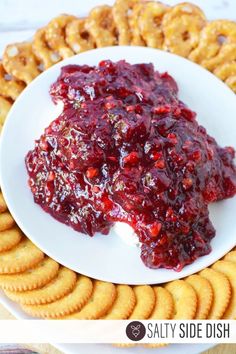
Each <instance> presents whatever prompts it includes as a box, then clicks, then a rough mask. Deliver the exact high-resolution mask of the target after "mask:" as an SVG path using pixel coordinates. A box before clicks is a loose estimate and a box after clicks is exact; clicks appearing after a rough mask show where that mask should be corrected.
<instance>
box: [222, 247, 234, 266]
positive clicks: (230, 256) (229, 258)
mask: <svg viewBox="0 0 236 354" xmlns="http://www.w3.org/2000/svg"><path fill="white" fill-rule="evenodd" d="M224 260H225V261H231V262H234V263H236V250H235V251H231V252H229V253H227V254H226V256H225V257H224Z"/></svg>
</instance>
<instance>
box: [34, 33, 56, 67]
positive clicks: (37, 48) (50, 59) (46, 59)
mask: <svg viewBox="0 0 236 354" xmlns="http://www.w3.org/2000/svg"><path fill="white" fill-rule="evenodd" d="M32 48H33V52H34V54H35V56H36V57H37V58H38V60H39V61H40V62H41V63H42V64H43V68H44V69H48V68H50V66H52V65H54V64H56V63H57V62H59V61H60V60H61V57H60V55H59V54H58V53H57V52H55V51H53V50H52V49H51V48H49V46H48V45H47V41H46V38H45V28H40V29H39V30H38V31H36V32H35V35H34V39H33V46H32Z"/></svg>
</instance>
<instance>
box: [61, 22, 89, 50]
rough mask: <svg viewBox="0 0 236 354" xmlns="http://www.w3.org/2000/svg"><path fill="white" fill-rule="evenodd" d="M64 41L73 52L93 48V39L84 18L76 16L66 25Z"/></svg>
mask: <svg viewBox="0 0 236 354" xmlns="http://www.w3.org/2000/svg"><path fill="white" fill-rule="evenodd" d="M66 42H67V43H68V45H69V46H70V48H71V49H72V50H73V51H74V53H81V52H84V51H86V50H90V49H93V48H95V41H94V39H93V37H92V36H91V34H90V33H89V31H88V29H87V21H86V19H85V18H77V19H75V20H73V21H71V22H70V23H68V25H67V26H66Z"/></svg>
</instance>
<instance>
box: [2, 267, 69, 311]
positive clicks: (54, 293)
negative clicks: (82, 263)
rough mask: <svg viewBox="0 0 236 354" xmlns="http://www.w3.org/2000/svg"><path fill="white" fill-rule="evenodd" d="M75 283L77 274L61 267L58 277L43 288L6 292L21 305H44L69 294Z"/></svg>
mask: <svg viewBox="0 0 236 354" xmlns="http://www.w3.org/2000/svg"><path fill="white" fill-rule="evenodd" d="M75 283H76V273H75V272H73V271H72V270H70V269H68V268H66V267H61V268H60V269H59V271H58V274H57V276H56V277H55V278H53V279H52V280H51V281H50V282H49V283H48V284H46V285H45V286H43V287H42V288H39V289H35V290H31V291H23V292H18V291H17V292H16V291H8V290H6V291H5V293H6V295H7V296H8V297H9V298H10V299H11V300H13V301H16V302H18V303H20V304H24V305H42V304H49V303H51V302H54V301H56V300H59V299H60V298H62V297H63V296H65V295H67V294H69V293H70V292H71V291H72V290H73V288H74V286H75Z"/></svg>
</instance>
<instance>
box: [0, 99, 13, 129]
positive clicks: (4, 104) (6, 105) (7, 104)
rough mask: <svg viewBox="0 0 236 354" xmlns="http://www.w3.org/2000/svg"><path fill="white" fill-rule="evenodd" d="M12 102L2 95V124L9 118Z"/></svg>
mask: <svg viewBox="0 0 236 354" xmlns="http://www.w3.org/2000/svg"><path fill="white" fill-rule="evenodd" d="M11 106H12V104H11V103H10V102H9V101H8V100H7V99H5V98H3V97H0V124H1V125H3V124H4V123H5V120H6V118H7V115H8V112H9V111H10V109H11Z"/></svg>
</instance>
